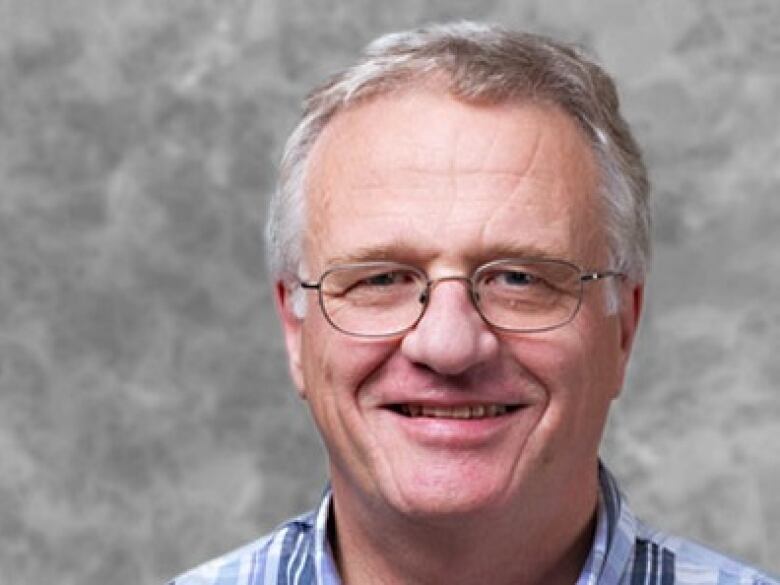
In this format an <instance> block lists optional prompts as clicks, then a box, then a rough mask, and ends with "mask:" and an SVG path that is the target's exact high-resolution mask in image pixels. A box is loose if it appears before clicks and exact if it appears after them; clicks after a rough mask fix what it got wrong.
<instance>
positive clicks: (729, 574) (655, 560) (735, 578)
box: [632, 522, 780, 585]
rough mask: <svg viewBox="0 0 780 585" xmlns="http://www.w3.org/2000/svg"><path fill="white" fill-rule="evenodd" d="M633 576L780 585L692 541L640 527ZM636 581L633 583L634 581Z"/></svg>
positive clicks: (683, 584)
mask: <svg viewBox="0 0 780 585" xmlns="http://www.w3.org/2000/svg"><path fill="white" fill-rule="evenodd" d="M637 528H638V530H637V534H636V549H635V552H634V571H633V572H634V574H635V575H636V573H637V572H639V573H640V574H641V573H642V572H643V571H646V572H647V573H655V577H656V578H657V579H660V580H659V581H658V582H659V583H674V585H689V584H690V585H698V584H707V585H780V581H778V580H777V578H775V577H771V576H770V575H769V574H767V573H765V572H763V571H761V570H760V569H757V568H754V567H751V566H749V565H747V564H745V563H744V562H741V561H738V560H737V559H734V558H731V557H729V556H726V555H724V554H721V553H719V552H717V551H714V550H712V549H710V548H707V547H706V546H703V545H700V544H698V543H695V542H693V541H691V540H688V539H685V538H680V537H678V536H672V535H669V534H666V533H664V532H661V531H658V530H654V529H652V528H650V527H648V526H646V525H644V524H643V523H641V522H640V523H639V525H638V526H637ZM632 582H634V581H632ZM653 582H655V581H653Z"/></svg>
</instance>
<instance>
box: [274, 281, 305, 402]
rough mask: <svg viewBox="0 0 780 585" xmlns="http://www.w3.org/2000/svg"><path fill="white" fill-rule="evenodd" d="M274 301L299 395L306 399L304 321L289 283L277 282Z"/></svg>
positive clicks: (291, 373)
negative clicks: (296, 310)
mask: <svg viewBox="0 0 780 585" xmlns="http://www.w3.org/2000/svg"><path fill="white" fill-rule="evenodd" d="M274 293H275V294H274V301H275V305H276V312H277V313H278V315H279V319H280V320H281V322H282V332H283V333H284V343H285V346H286V347H287V360H288V366H289V368H290V376H291V377H292V380H293V383H294V384H295V387H296V388H297V389H298V394H299V395H300V397H301V398H303V399H305V398H306V389H305V386H304V383H303V368H302V367H301V338H302V331H301V329H302V326H303V320H302V319H301V318H300V317H298V316H297V315H296V314H295V309H294V299H293V290H292V289H291V288H290V285H289V284H288V283H285V282H284V281H282V280H278V281H277V282H276V286H275V287H274Z"/></svg>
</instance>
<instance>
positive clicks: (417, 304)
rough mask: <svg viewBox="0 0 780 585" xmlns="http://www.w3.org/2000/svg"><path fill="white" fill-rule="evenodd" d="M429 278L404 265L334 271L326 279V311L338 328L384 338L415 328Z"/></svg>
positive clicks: (322, 291) (323, 290)
mask: <svg viewBox="0 0 780 585" xmlns="http://www.w3.org/2000/svg"><path fill="white" fill-rule="evenodd" d="M425 282H426V281H425V276H424V275H423V274H422V273H421V272H420V271H419V270H417V269H415V268H413V267H411V266H404V265H402V264H395V263H387V262H372V263H366V264H354V265H350V266H342V267H338V268H334V269H333V270H331V271H330V272H328V273H326V274H325V275H324V276H323V279H322V283H321V288H320V298H321V299H322V301H321V302H322V308H323V311H324V312H325V315H326V316H327V318H328V320H329V321H330V322H331V323H332V324H333V326H334V327H336V328H337V329H340V330H342V331H344V332H345V333H351V334H354V335H365V336H382V335H392V334H394V333H399V332H401V331H404V330H406V329H408V328H409V327H411V326H412V325H414V323H415V321H417V319H418V318H419V317H420V314H421V312H422V310H423V303H422V302H421V300H420V299H421V296H422V293H423V291H424V290H425Z"/></svg>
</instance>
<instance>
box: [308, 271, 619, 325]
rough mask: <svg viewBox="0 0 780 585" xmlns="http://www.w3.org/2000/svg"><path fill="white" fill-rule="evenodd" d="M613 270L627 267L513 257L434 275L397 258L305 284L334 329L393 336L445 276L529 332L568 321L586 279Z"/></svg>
mask: <svg viewBox="0 0 780 585" xmlns="http://www.w3.org/2000/svg"><path fill="white" fill-rule="evenodd" d="M613 276H614V277H623V276H624V275H623V274H622V273H620V272H614V271H610V270H604V271H584V270H582V269H581V268H580V267H579V266H577V265H575V264H572V263H570V262H568V261H565V260H549V259H511V258H509V259H501V260H494V261H492V262H488V263H487V264H483V265H482V266H480V267H478V268H477V269H476V270H475V271H474V272H473V273H472V275H471V276H446V277H443V278H436V279H430V278H428V275H427V274H425V272H424V271H422V270H420V269H419V268H417V267H415V266H411V265H407V264H400V263H397V262H360V263H355V264H342V265H338V266H334V267H332V268H330V269H328V270H326V271H325V272H323V274H322V275H321V276H320V278H319V280H318V281H316V282H303V281H302V282H301V283H300V284H301V287H303V288H304V289H316V290H317V291H318V294H319V302H320V308H321V309H322V313H323V314H324V315H325V318H326V319H327V320H328V322H329V323H330V324H331V325H332V326H333V327H334V328H336V329H337V330H339V331H341V332H343V333H346V334H348V335H355V336H359V337H389V336H394V335H400V334H402V333H404V332H406V331H408V330H410V329H412V328H413V327H414V326H415V325H417V323H418V322H419V321H420V319H421V318H422V316H423V314H424V313H425V309H426V308H427V306H428V303H429V301H430V298H431V292H432V290H433V288H434V287H435V286H436V285H437V284H438V283H440V282H444V281H448V280H460V281H463V282H464V283H465V284H466V285H467V287H468V290H469V295H470V297H471V301H472V303H473V304H474V307H475V308H476V310H477V312H478V313H479V314H480V315H481V316H482V318H483V319H484V320H485V322H486V323H488V324H489V325H490V326H492V327H494V328H495V329H499V330H502V331H512V332H517V333H532V332H540V331H549V330H550V329H555V328H557V327H561V326H563V325H565V324H567V323H569V322H570V321H571V320H572V319H574V316H575V315H576V314H577V311H579V309H580V305H581V304H582V294H583V286H584V284H585V283H587V282H593V281H596V280H599V279H602V278H608V277H613Z"/></svg>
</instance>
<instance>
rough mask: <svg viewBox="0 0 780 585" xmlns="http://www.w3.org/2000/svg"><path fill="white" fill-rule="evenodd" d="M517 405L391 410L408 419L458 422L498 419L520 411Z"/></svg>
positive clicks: (396, 406)
mask: <svg viewBox="0 0 780 585" xmlns="http://www.w3.org/2000/svg"><path fill="white" fill-rule="evenodd" d="M519 408H520V405H517V404H493V403H490V404H471V405H458V406H441V405H428V404H415V403H404V404H393V405H390V406H389V409H390V410H392V411H393V412H395V413H397V414H400V415H402V416H405V417H408V418H439V419H457V420H471V419H476V420H481V419H488V418H497V417H500V416H505V415H507V414H511V413H513V412H515V411H516V410H518V409H519Z"/></svg>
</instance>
